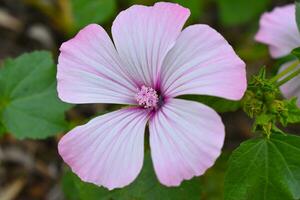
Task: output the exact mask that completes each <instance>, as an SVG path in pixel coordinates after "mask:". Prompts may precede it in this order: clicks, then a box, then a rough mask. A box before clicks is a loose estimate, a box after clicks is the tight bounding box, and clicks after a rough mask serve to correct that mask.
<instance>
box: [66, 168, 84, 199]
mask: <svg viewBox="0 0 300 200" xmlns="http://www.w3.org/2000/svg"><path fill="white" fill-rule="evenodd" d="M74 179H76V177H75V175H74V174H73V173H72V172H71V171H70V170H65V172H64V175H63V177H62V180H61V187H62V190H63V192H64V194H65V197H66V199H71V200H80V196H79V191H78V189H77V186H76V184H75V181H74Z"/></svg>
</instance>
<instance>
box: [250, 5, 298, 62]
mask: <svg viewBox="0 0 300 200" xmlns="http://www.w3.org/2000/svg"><path fill="white" fill-rule="evenodd" d="M295 12H296V11H295V5H294V4H289V5H286V6H282V7H277V8H275V9H274V10H273V11H272V12H267V13H264V14H263V15H262V17H261V19H260V27H259V31H258V33H257V34H256V36H255V39H256V41H258V42H261V43H264V44H267V45H269V46H270V47H269V48H270V53H271V56H272V57H274V58H278V57H282V56H285V55H288V54H289V53H290V52H291V51H292V50H293V49H294V48H296V47H299V46H300V33H299V31H298V28H297V24H296V17H295Z"/></svg>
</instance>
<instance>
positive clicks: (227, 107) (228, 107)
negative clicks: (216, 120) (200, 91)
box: [179, 95, 241, 113]
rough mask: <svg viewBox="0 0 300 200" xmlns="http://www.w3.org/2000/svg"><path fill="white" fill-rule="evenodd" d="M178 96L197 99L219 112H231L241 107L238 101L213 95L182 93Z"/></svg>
mask: <svg viewBox="0 0 300 200" xmlns="http://www.w3.org/2000/svg"><path fill="white" fill-rule="evenodd" d="M179 98H182V99H187V100H192V101H198V102H200V103H203V104H205V105H207V106H209V107H211V108H213V109H214V110H216V111H217V112H220V113H223V112H233V111H236V110H238V109H239V108H240V107H241V102H240V101H232V100H227V99H223V98H219V97H213V96H199V95H184V96H181V97H179Z"/></svg>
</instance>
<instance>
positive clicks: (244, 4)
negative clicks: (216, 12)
mask: <svg viewBox="0 0 300 200" xmlns="http://www.w3.org/2000/svg"><path fill="white" fill-rule="evenodd" d="M217 3H218V7H219V9H220V19H221V22H222V23H223V24H224V25H227V26H233V25H240V24H243V23H247V22H249V21H251V20H253V19H255V18H256V17H258V16H259V15H260V14H261V13H262V12H263V11H265V10H266V7H267V5H268V4H269V3H270V0H259V1H258V0H248V1H243V0H217Z"/></svg>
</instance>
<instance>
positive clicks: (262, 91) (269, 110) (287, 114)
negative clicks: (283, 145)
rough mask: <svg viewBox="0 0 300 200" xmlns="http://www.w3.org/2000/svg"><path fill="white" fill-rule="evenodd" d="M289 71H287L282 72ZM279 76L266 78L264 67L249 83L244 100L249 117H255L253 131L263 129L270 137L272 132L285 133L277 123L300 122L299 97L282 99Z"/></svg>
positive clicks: (244, 106)
mask: <svg viewBox="0 0 300 200" xmlns="http://www.w3.org/2000/svg"><path fill="white" fill-rule="evenodd" d="M292 67H293V66H292ZM282 73H287V72H282ZM280 77H282V75H280V76H278V77H277V78H276V77H274V78H272V79H268V78H266V70H265V68H263V69H262V70H261V71H260V72H259V74H258V75H257V76H254V77H253V78H252V80H251V81H250V83H249V86H248V90H247V92H246V94H245V96H244V98H243V100H242V104H243V110H244V111H245V112H246V113H247V114H248V116H249V117H251V118H255V121H254V124H253V131H254V132H255V131H261V132H263V133H264V134H265V135H267V136H268V137H270V135H271V133H272V132H277V133H283V132H282V131H281V130H280V129H279V128H278V127H277V126H276V124H277V123H281V125H283V126H286V125H287V124H289V123H298V122H300V108H299V107H298V106H297V99H296V98H292V99H289V100H281V99H280V92H279V89H278V84H277V80H278V79H279V78H280Z"/></svg>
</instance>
